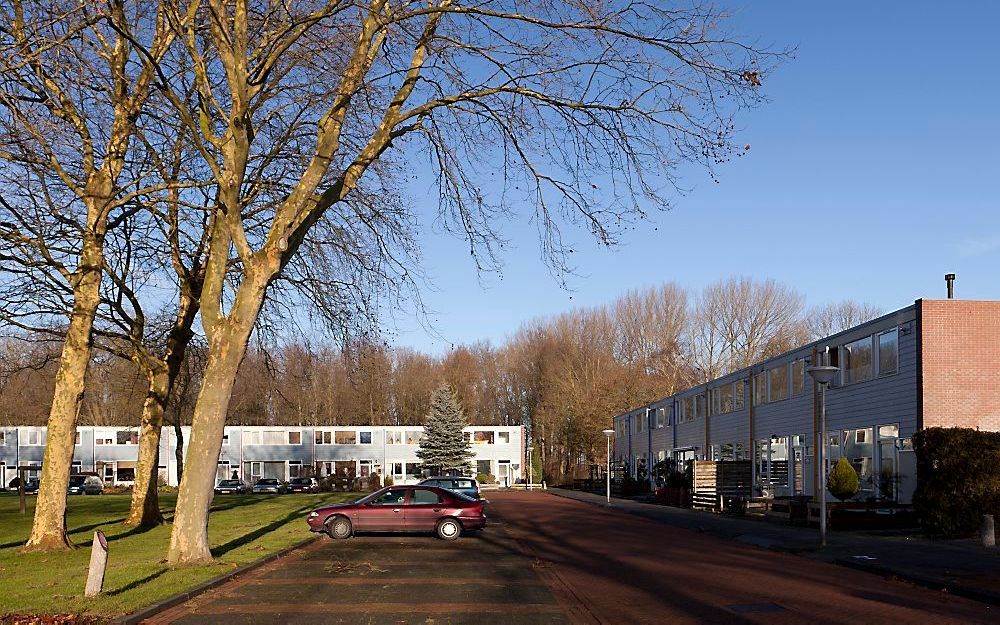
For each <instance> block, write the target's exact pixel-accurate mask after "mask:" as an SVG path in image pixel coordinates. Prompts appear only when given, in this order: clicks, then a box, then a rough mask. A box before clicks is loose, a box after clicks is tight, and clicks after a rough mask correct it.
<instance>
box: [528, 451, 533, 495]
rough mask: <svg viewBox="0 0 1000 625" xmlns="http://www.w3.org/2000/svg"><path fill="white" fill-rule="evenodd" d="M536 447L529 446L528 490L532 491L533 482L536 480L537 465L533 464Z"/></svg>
mask: <svg viewBox="0 0 1000 625" xmlns="http://www.w3.org/2000/svg"><path fill="white" fill-rule="evenodd" d="M534 455H535V446H534V445H528V490H532V489H531V482H532V480H534V479H535V465H534V464H533V460H534Z"/></svg>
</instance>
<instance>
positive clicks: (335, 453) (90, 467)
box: [0, 426, 525, 486]
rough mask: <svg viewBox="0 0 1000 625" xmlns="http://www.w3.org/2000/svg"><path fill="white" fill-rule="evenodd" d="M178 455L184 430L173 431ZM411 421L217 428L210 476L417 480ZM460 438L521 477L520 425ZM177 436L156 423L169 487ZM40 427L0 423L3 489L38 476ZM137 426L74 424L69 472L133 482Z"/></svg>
mask: <svg viewBox="0 0 1000 625" xmlns="http://www.w3.org/2000/svg"><path fill="white" fill-rule="evenodd" d="M181 433H182V436H181V438H182V439H183V441H184V451H185V453H186V445H187V441H189V440H190V438H191V432H190V428H188V427H184V428H182V429H181ZM422 436H423V428H422V427H419V426H335V427H313V426H302V427H291V426H278V427H259V426H253V427H250V426H246V427H241V426H230V427H226V428H225V434H224V436H223V440H222V451H221V453H220V454H219V466H218V475H217V479H219V480H221V479H226V478H230V477H233V476H234V475H235V476H236V477H238V478H242V479H244V480H247V481H249V482H253V481H256V480H258V479H260V478H278V479H281V480H287V479H290V478H293V477H299V476H303V477H305V476H315V477H326V476H330V475H334V474H336V475H339V476H345V477H367V476H369V475H371V474H373V473H377V474H379V475H382V476H392V478H393V480H394V481H395V482H396V483H397V484H399V483H414V482H417V481H419V480H420V479H422V477H423V470H422V469H421V466H420V460H419V458H417V455H416V453H417V449H418V447H419V442H420V438H421V437H422ZM465 436H466V437H467V439H468V441H469V443H470V444H471V448H472V451H473V452H474V454H475V457H474V458H473V461H472V464H473V468H474V469H475V471H476V472H477V473H486V474H489V475H492V476H494V477H496V479H497V481H498V482H499V483H500V484H505V485H506V484H513V483H515V482H516V481H518V480H519V479H521V477H522V466H523V459H524V453H525V451H524V449H525V447H524V428H523V427H521V426H474V427H468V428H465ZM177 441H178V439H177V435H176V434H175V432H174V429H173V428H166V427H165V428H163V430H162V434H161V438H160V466H159V479H160V482H161V483H163V484H169V485H174V486H175V485H177V461H176V453H175V452H176V449H177ZM45 442H46V428H44V427H7V428H4V427H0V477H2V478H3V482H2V484H3V485H4V486H5V485H7V484H9V483H10V481H11V480H13V479H14V477H15V476H16V475H17V469H18V467H29V472H28V477H38V476H39V474H40V472H41V467H42V461H43V457H44V452H45ZM138 442H139V431H138V428H127V427H89V426H88V427H79V428H77V434H76V449H75V452H74V454H73V472H75V473H84V472H87V473H89V472H93V473H96V474H97V475H99V476H100V477H101V478H102V479H104V481H105V483H107V484H114V485H129V484H131V483H132V482H133V480H134V479H135V466H136V460H137V458H138Z"/></svg>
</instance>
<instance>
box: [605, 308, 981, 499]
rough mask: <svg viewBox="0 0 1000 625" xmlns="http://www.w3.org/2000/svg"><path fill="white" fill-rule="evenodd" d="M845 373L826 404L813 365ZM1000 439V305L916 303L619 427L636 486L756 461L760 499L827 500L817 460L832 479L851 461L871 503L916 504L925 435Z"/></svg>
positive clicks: (623, 457) (667, 401)
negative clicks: (969, 431)
mask: <svg viewBox="0 0 1000 625" xmlns="http://www.w3.org/2000/svg"><path fill="white" fill-rule="evenodd" d="M814 364H816V365H833V366H836V367H838V368H839V369H840V371H839V373H838V375H837V378H836V380H834V382H833V383H832V384H831V385H830V388H829V390H828V391H827V394H826V406H827V416H826V432H827V435H826V440H823V441H821V440H820V417H819V395H820V391H819V387H818V385H816V384H814V383H813V382H812V380H811V378H810V376H809V375H808V374H807V372H806V370H807V368H808V367H809V366H811V365H814ZM934 426H938V427H971V428H978V429H982V430H989V431H1000V302H995V301H968V300H956V299H947V300H926V299H921V300H917V301H916V302H915V303H914V304H913V305H912V306H907V307H906V308H902V309H900V310H897V311H895V312H892V313H890V314H887V315H884V316H882V317H879V318H878V319H874V320H872V321H869V322H867V323H863V324H861V325H858V326H856V327H852V328H850V329H847V330H844V331H843V332H839V333H837V334H833V335H831V336H827V337H824V338H822V339H820V340H818V341H814V342H812V343H810V344H808V345H803V346H802V347H799V348H797V349H794V350H792V351H789V352H786V353H783V354H781V355H778V356H775V357H773V358H770V359H768V360H766V361H764V362H761V363H758V364H755V365H754V366H752V367H747V368H745V369H741V370H739V371H735V372H733V373H731V374H729V375H726V376H723V377H720V378H717V379H714V380H711V381H708V382H706V383H704V384H700V385H698V386H695V387H692V388H689V389H686V390H684V391H682V392H679V393H677V394H675V395H672V396H670V397H665V398H662V399H660V400H658V401H655V402H653V403H651V404H648V405H646V406H641V407H639V408H636V409H634V410H630V411H628V412H626V413H623V414H620V415H618V416H616V417H615V418H614V428H615V443H614V445H615V447H614V449H615V451H614V455H615V458H616V459H617V461H618V462H619V463H622V464H623V465H624V466H626V467H627V470H628V471H629V472H630V473H631V474H632V476H633V477H635V476H639V475H642V474H643V473H645V475H646V476H647V479H650V481H653V479H654V478H653V471H652V470H651V469H652V467H653V466H654V465H656V463H657V462H659V461H662V460H666V459H672V460H676V461H677V462H679V463H681V464H683V463H686V462H687V461H690V460H715V461H719V462H727V461H731V462H736V461H744V462H746V461H749V462H750V463H751V467H752V482H753V483H752V489H753V494H754V495H756V496H763V497H784V496H811V497H814V498H815V497H817V495H818V493H817V492H816V490H817V488H816V485H817V483H818V481H819V479H818V475H819V473H818V471H819V467H818V466H817V462H816V458H817V454H816V450H817V448H818V446H819V445H825V446H826V447H825V449H826V458H827V459H828V466H827V470H829V469H830V468H831V467H832V465H833V464H834V463H836V462H837V461H838V460H839V459H840V458H842V457H843V458H847V459H848V461H850V463H851V464H852V465H853V466H854V468H855V469H856V470H857V472H858V475H859V477H860V478H861V493H860V497H861V498H863V499H864V498H875V499H883V500H886V499H887V500H894V501H898V502H901V503H909V502H910V501H911V497H912V494H913V492H914V489H915V488H916V479H917V476H916V470H915V466H916V463H915V456H914V452H913V439H912V437H913V435H914V433H915V432H917V431H918V430H920V429H921V428H926V427H934Z"/></svg>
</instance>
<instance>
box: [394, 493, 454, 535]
mask: <svg viewBox="0 0 1000 625" xmlns="http://www.w3.org/2000/svg"><path fill="white" fill-rule="evenodd" d="M443 509H444V502H443V500H442V498H441V495H440V494H439V493H438V492H437V491H435V490H433V489H431V488H423V487H420V486H415V487H414V488H413V490H411V491H410V498H409V500H408V501H407V502H406V505H405V506H404V507H403V510H404V514H405V523H406V529H407V531H410V532H430V531H433V530H434V526H435V525H437V521H438V519H439V518H440V517H441V511H442V510H443Z"/></svg>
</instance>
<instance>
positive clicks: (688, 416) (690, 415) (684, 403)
mask: <svg viewBox="0 0 1000 625" xmlns="http://www.w3.org/2000/svg"><path fill="white" fill-rule="evenodd" d="M693 420H694V396H693V395H692V396H689V397H685V398H684V399H683V400H681V421H682V422H687V421H693Z"/></svg>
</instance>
